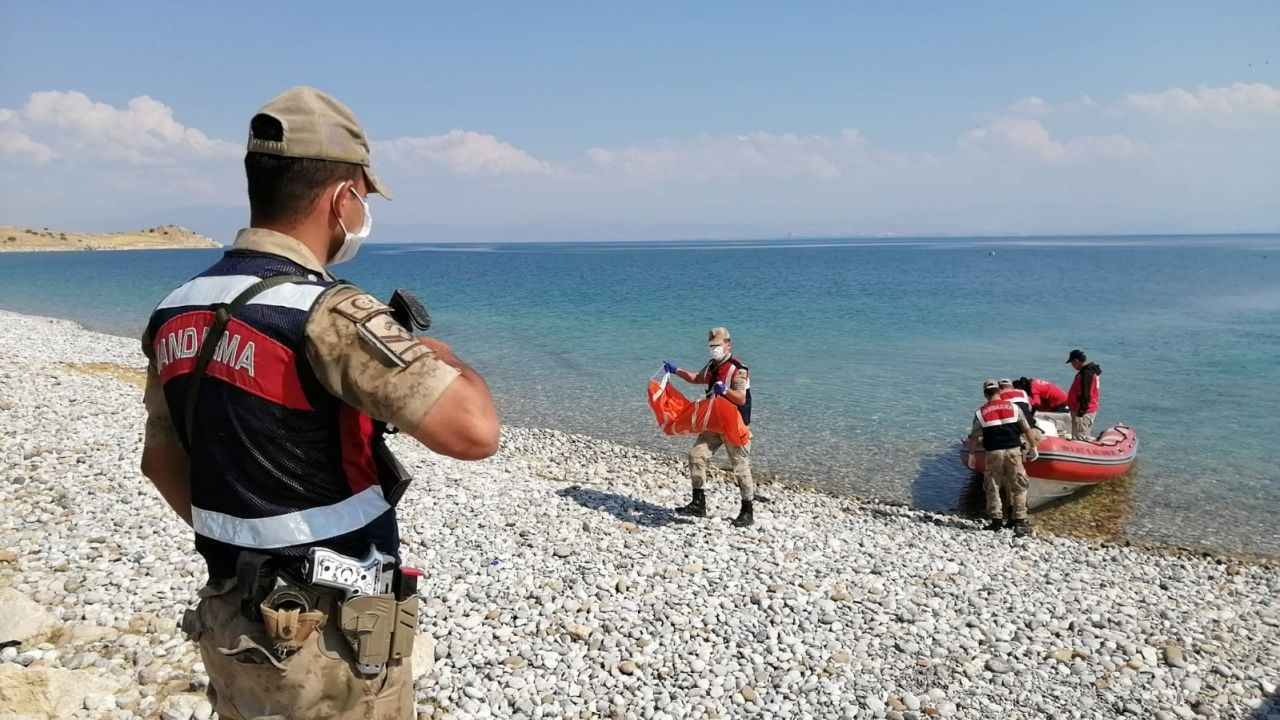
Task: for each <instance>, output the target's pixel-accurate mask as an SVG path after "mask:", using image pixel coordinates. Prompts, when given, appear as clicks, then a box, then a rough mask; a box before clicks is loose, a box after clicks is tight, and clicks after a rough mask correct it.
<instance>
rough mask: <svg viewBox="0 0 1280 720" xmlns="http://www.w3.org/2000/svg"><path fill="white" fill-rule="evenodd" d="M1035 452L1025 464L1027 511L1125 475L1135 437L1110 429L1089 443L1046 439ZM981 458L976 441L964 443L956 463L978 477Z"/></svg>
mask: <svg viewBox="0 0 1280 720" xmlns="http://www.w3.org/2000/svg"><path fill="white" fill-rule="evenodd" d="M1041 429H1047V428H1045V427H1044V426H1042V427H1041ZM1050 432H1052V431H1050ZM1037 450H1038V451H1039V453H1040V456H1039V457H1038V458H1036V459H1035V460H1032V461H1031V462H1029V463H1027V464H1026V470H1027V476H1028V477H1029V478H1030V479H1031V487H1030V488H1028V491H1027V505H1028V506H1029V507H1035V506H1037V505H1042V504H1044V503H1046V502H1049V501H1050V500H1054V499H1056V498H1060V497H1065V496H1067V495H1070V494H1071V493H1074V492H1076V491H1077V490H1079V489H1081V488H1083V487H1088V486H1090V485H1097V484H1098V483H1102V482H1106V481H1107V480H1110V479H1112V478H1115V477H1118V476H1120V475H1123V474H1124V473H1126V472H1128V471H1129V468H1131V467H1133V461H1134V458H1135V457H1137V455H1138V436H1137V434H1136V433H1134V432H1133V430H1132V429H1131V428H1130V427H1129V426H1127V425H1114V426H1112V427H1109V428H1107V429H1106V430H1104V431H1103V433H1102V435H1100V436H1099V437H1098V439H1097V440H1093V441H1088V440H1064V439H1063V438H1060V437H1046V438H1045V439H1044V440H1042V441H1041V442H1040V447H1039V448H1037ZM984 456H985V451H983V449H982V440H980V439H979V440H976V441H975V440H972V439H966V440H965V442H964V444H963V445H962V446H961V448H960V462H961V463H963V464H964V466H965V467H967V468H969V469H970V470H973V471H974V472H979V473H980V472H982V471H983V469H984V468H985V467H986V463H985V462H984V460H985V457H984Z"/></svg>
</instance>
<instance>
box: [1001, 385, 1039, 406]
mask: <svg viewBox="0 0 1280 720" xmlns="http://www.w3.org/2000/svg"><path fill="white" fill-rule="evenodd" d="M1000 399H1001V400H1008V401H1009V402H1015V403H1026V404H1028V405H1030V404H1031V398H1030V397H1027V394H1026V393H1025V392H1023V391H1022V390H1019V389H1018V388H1009V389H1008V390H1001V391H1000Z"/></svg>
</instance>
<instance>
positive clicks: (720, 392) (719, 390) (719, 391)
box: [711, 382, 725, 395]
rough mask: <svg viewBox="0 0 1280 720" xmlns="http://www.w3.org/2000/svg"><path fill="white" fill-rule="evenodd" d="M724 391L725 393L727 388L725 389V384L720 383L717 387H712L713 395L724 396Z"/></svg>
mask: <svg viewBox="0 0 1280 720" xmlns="http://www.w3.org/2000/svg"><path fill="white" fill-rule="evenodd" d="M724 391H725V387H724V383H722V382H718V383H716V384H715V385H712V386H711V394H712V395H723V394H724Z"/></svg>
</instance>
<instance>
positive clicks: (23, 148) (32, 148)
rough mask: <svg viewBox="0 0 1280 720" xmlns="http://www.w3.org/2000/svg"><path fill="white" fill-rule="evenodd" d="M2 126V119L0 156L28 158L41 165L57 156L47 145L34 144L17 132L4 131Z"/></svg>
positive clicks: (0, 123)
mask: <svg viewBox="0 0 1280 720" xmlns="http://www.w3.org/2000/svg"><path fill="white" fill-rule="evenodd" d="M3 125H4V119H3V118H0V155H9V156H13V157H28V158H30V159H32V160H34V161H36V162H37V163H41V164H43V163H47V162H49V161H50V160H52V159H54V158H55V157H57V156H58V153H57V151H56V150H54V149H53V148H51V147H49V146H48V145H45V144H44V143H40V142H36V141H35V140H32V139H31V138H30V137H29V136H28V135H26V134H24V133H21V132H18V131H17V130H5V129H3Z"/></svg>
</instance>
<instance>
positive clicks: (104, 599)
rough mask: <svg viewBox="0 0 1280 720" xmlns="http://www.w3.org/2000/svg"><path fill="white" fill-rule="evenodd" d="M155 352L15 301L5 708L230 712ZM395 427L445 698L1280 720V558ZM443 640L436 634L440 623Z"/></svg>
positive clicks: (4, 475)
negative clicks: (954, 513) (159, 453)
mask: <svg viewBox="0 0 1280 720" xmlns="http://www.w3.org/2000/svg"><path fill="white" fill-rule="evenodd" d="M103 363H110V364H113V365H118V366H124V367H125V368H135V369H136V368H140V367H141V366H142V364H143V358H142V355H141V353H140V352H139V350H138V348H137V343H136V342H135V341H131V340H129V339H126V338H119V337H114V336H109V335H102V334H97V333H92V332H88V331H85V330H84V329H82V328H80V327H78V326H76V325H75V324H74V323H70V322H67V321H63V320H54V319H47V318H35V317H29V316H23V315H17V314H13V313H7V312H0V505H2V506H3V507H4V509H5V511H4V513H3V516H2V517H0V644H2V645H4V648H3V649H2V650H0V717H6V713H10V714H16V715H19V716H23V715H27V716H36V717H43V716H48V717H84V718H132V717H164V718H170V719H173V718H181V719H185V718H191V717H196V718H207V717H210V714H211V708H210V707H209V706H208V704H207V703H206V702H205V701H204V699H203V697H202V696H201V692H202V688H203V687H204V686H205V684H207V682H208V680H207V677H205V675H204V674H203V666H202V665H201V664H200V662H199V656H198V653H197V652H196V650H195V647H194V646H193V645H192V644H191V643H189V642H187V641H186V639H185V638H184V637H183V636H182V634H181V632H180V631H179V630H178V629H177V619H178V618H179V617H180V615H181V613H182V610H183V609H185V608H186V607H187V606H188V605H189V603H190V602H191V601H192V600H193V599H194V595H195V592H196V590H197V589H198V588H199V587H200V585H201V584H202V582H203V580H204V570H203V565H202V563H201V562H200V559H199V557H198V556H197V555H196V554H195V552H194V550H193V549H192V544H191V538H190V533H189V531H188V530H187V528H186V527H185V526H184V525H183V524H182V523H181V521H179V520H178V519H177V518H176V517H174V516H173V515H172V514H171V513H170V512H169V511H168V510H167V508H166V507H165V506H164V504H163V502H162V501H161V500H160V499H159V496H158V495H157V494H156V493H155V492H154V490H153V489H152V488H151V487H150V485H149V483H148V482H147V481H146V480H145V478H143V477H141V475H140V474H139V473H138V470H137V464H138V457H139V453H140V445H141V428H142V418H143V413H142V407H141V400H140V390H139V389H138V388H137V387H136V386H135V385H132V384H130V383H129V381H128V380H127V378H122V377H121V373H115V374H114V375H111V374H103V373H98V372H91V371H86V369H85V368H87V367H88V368H92V367H98V366H101V365H102V364H103ZM394 447H395V449H396V450H397V452H398V453H399V454H400V456H401V457H402V459H403V460H404V462H405V465H406V466H407V467H409V468H410V470H411V471H412V472H413V473H414V474H415V476H416V477H417V478H418V480H417V482H416V483H415V484H414V486H413V487H412V488H411V489H410V491H409V493H408V495H407V496H406V498H405V500H404V501H403V503H402V504H401V525H402V532H403V536H404V555H405V557H406V559H407V560H408V561H409V562H410V563H411V564H414V565H416V566H418V567H421V568H423V569H424V570H425V571H426V577H425V578H424V582H423V583H422V587H421V593H422V595H423V614H422V615H423V616H422V620H421V625H422V631H423V636H422V640H423V642H421V643H420V647H419V651H420V655H421V659H422V660H426V659H428V658H434V664H433V666H429V663H426V662H423V663H420V665H421V666H420V667H418V668H417V670H418V672H419V673H420V678H419V682H418V690H417V692H418V703H419V712H420V716H425V717H428V718H442V717H486V716H493V717H538V718H552V717H557V718H558V717H605V718H615V717H616V718H633V717H634V718H684V717H709V718H724V717H777V718H799V717H815V718H836V717H849V718H893V719H894V720H900V719H906V718H916V719H917V720H919V718H925V717H944V718H1047V717H1063V718H1113V717H1138V718H1151V717H1155V718H1162V719H1163V718H1179V717H1181V718H1195V717H1211V718H1266V717H1272V716H1275V717H1280V699H1277V695H1276V693H1277V689H1276V683H1277V682H1280V600H1278V599H1277V598H1280V570H1277V567H1276V565H1274V564H1272V563H1265V562H1264V563H1251V562H1245V561H1240V560H1237V559H1227V558H1215V557H1204V556H1197V555H1193V554H1188V553H1166V552H1159V551H1154V550H1150V549H1146V548H1138V547H1127V546H1121V545H1109V544H1102V545H1096V544H1087V543H1083V542H1079V541H1076V540H1070V539H1065V538H1058V537H1038V538H1031V539H1026V540H1016V539H1014V538H1012V537H1011V536H1010V535H1009V534H1007V533H1002V534H993V533H987V532H980V531H978V530H976V529H975V528H976V527H977V524H976V523H975V522H972V521H968V520H963V519H958V518H953V517H947V516H939V515H933V514H929V513H922V512H918V511H913V510H910V509H908V508H902V507H894V506H889V505H882V504H877V503H874V502H868V501H862V500H857V499H850V498H837V497H831V496H827V495H822V494H817V493H812V492H806V491H804V490H801V489H794V488H787V487H780V486H772V487H770V488H769V489H768V491H767V492H768V494H769V496H770V498H771V502H769V503H767V504H762V505H761V506H760V507H759V509H758V512H757V518H758V522H757V526H756V527H754V528H751V529H748V530H745V531H740V530H734V529H732V528H731V527H730V526H729V524H728V519H729V518H730V517H731V516H732V514H733V513H734V511H735V510H736V493H735V491H734V490H733V489H732V488H730V487H729V486H728V485H726V484H724V483H723V482H717V483H714V484H711V485H710V487H709V499H710V502H711V504H712V509H713V514H714V515H715V516H716V517H714V518H712V519H708V520H704V521H699V522H685V521H683V520H680V519H677V518H675V517H674V516H672V515H671V513H670V512H669V508H670V507H671V506H673V505H674V504H677V502H678V501H680V500H681V499H682V498H683V497H684V496H685V495H686V494H687V480H686V479H685V478H684V475H683V471H682V467H681V463H680V462H679V460H678V458H677V457H675V456H674V455H673V456H671V457H664V456H661V455H656V454H653V453H650V452H646V451H642V450H638V449H634V448H629V447H624V446H619V445H615V444H611V443H607V442H603V441H600V440H596V439H591V438H586V437H582V436H576V435H567V434H564V433H559V432H555V431H550V430H537V429H521V428H504V433H503V443H502V448H501V450H500V452H499V454H498V455H497V456H495V457H494V458H492V459H490V460H487V461H484V462H480V463H459V462H455V461H452V460H449V459H446V458H441V457H438V456H434V455H432V454H430V453H428V452H426V451H425V450H422V449H420V448H417V447H415V446H413V445H412V443H411V441H405V440H403V439H402V438H395V439H394ZM428 639H429V640H430V641H432V642H428Z"/></svg>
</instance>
